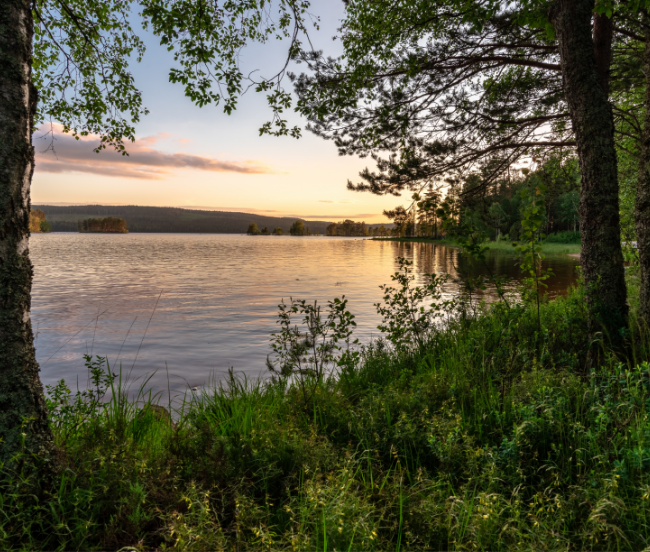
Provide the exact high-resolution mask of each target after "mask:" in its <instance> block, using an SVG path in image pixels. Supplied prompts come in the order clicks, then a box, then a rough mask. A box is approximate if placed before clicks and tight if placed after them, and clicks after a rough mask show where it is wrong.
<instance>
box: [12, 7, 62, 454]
mask: <svg viewBox="0 0 650 552" xmlns="http://www.w3.org/2000/svg"><path fill="white" fill-rule="evenodd" d="M32 35H33V21H32V11H31V4H30V2H29V1H27V0H3V2H2V8H1V9H0V462H6V461H8V460H10V458H11V457H12V456H13V455H14V454H15V453H16V452H17V451H20V450H21V449H22V447H23V446H24V447H25V449H26V451H27V452H29V453H30V454H32V455H34V456H33V457H35V458H40V459H41V460H42V461H46V462H48V461H49V459H50V457H51V452H52V450H53V445H52V434H51V431H50V428H49V425H48V420H47V412H46V406H45V400H44V397H43V387H42V385H41V382H40V379H39V377H38V372H39V367H38V364H37V362H36V356H35V351H34V336H33V334H32V325H31V320H30V293H31V288H32V264H31V262H30V260H29V250H28V245H29V208H30V199H29V187H30V183H31V179H32V173H33V171H34V149H33V147H32V121H33V116H34V110H35V107H36V90H35V88H34V86H33V85H32V81H31V64H32V59H31V51H32Z"/></svg>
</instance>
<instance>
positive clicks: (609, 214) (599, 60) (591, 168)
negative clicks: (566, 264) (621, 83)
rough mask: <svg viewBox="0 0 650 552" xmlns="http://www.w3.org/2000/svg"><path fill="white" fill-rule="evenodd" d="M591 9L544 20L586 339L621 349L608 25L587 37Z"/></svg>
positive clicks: (624, 310) (562, 8) (567, 10)
mask: <svg viewBox="0 0 650 552" xmlns="http://www.w3.org/2000/svg"><path fill="white" fill-rule="evenodd" d="M593 9H594V1H593V0H558V1H557V2H556V3H555V5H554V6H553V8H552V10H551V13H550V16H551V21H552V22H553V25H554V27H555V31H556V34H557V39H558V46H559V51H560V64H561V67H562V78H563V83H564V92H565V97H566V100H567V104H568V107H569V113H570V115H571V121H572V123H573V130H574V132H575V136H576V144H577V150H578V158H579V161H580V173H581V178H582V191H581V197H580V230H581V232H582V252H581V265H582V273H583V276H584V281H585V286H586V288H587V304H588V308H589V324H590V330H591V332H592V334H593V333H596V332H599V331H602V332H604V333H605V334H606V336H607V337H608V338H609V340H610V341H611V343H612V344H613V345H614V346H616V347H619V346H622V340H623V335H624V329H625V328H626V327H627V315H628V306H627V291H626V287H625V271H624V268H623V251H622V249H621V230H620V224H619V206H618V171H617V161H616V150H615V147H614V120H613V116H612V108H611V105H610V103H609V100H608V96H607V90H606V89H607V87H608V84H607V82H608V79H607V76H608V74H609V63H610V61H611V21H598V17H597V18H596V19H597V23H596V25H595V27H594V33H595V36H592V29H591V18H592V13H593ZM607 33H609V36H610V39H609V42H608V40H607ZM622 330H623V331H622Z"/></svg>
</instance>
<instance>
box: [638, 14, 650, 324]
mask: <svg viewBox="0 0 650 552" xmlns="http://www.w3.org/2000/svg"><path fill="white" fill-rule="evenodd" d="M643 22H644V29H645V32H644V34H645V46H644V51H643V73H644V76H645V87H646V88H645V106H646V109H645V120H644V121H643V131H642V134H641V148H640V150H641V152H640V153H641V159H640V161H639V179H638V182H637V189H636V201H635V206H634V219H635V224H636V240H637V247H638V248H639V249H638V251H639V265H640V268H641V291H640V309H639V311H640V312H639V314H640V316H641V321H642V323H643V324H644V325H645V326H646V327H647V328H650V28H648V25H649V24H650V21H648V17H647V16H644V18H643Z"/></svg>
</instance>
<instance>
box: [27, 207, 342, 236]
mask: <svg viewBox="0 0 650 552" xmlns="http://www.w3.org/2000/svg"><path fill="white" fill-rule="evenodd" d="M36 207H37V206H36V205H34V206H33V208H36ZM38 209H40V210H41V211H43V212H44V213H45V214H46V216H47V220H48V221H50V223H51V224H52V232H76V231H77V221H78V220H82V219H88V218H96V217H119V218H123V219H124V220H126V223H127V225H128V228H129V232H179V233H182V232H187V233H203V234H244V233H245V232H246V229H247V228H248V225H249V224H250V223H251V222H254V223H255V224H257V226H258V227H259V228H260V229H262V228H264V227H265V226H266V227H268V229H269V232H271V231H273V229H274V228H276V227H277V226H279V227H280V228H282V231H283V232H284V233H285V234H288V233H289V228H290V226H291V225H292V224H293V223H294V222H295V221H296V220H297V219H296V218H290V217H266V216H263V215H254V214H251V213H233V212H229V211H197V210H194V209H180V208H177V207H140V206H138V205H70V206H65V207H62V206H58V205H38ZM328 224H331V222H326V221H311V220H310V221H305V226H308V227H309V229H310V230H311V231H312V232H320V233H321V234H324V233H325V229H326V228H327V225H328Z"/></svg>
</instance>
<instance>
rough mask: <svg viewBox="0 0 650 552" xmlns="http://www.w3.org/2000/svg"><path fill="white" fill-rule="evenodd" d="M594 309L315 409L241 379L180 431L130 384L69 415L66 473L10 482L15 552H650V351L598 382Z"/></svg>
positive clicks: (460, 321) (368, 382) (60, 439)
mask: <svg viewBox="0 0 650 552" xmlns="http://www.w3.org/2000/svg"><path fill="white" fill-rule="evenodd" d="M584 308H585V302H584V297H583V295H582V293H581V292H580V291H575V292H573V293H572V294H570V295H569V296H568V297H567V298H559V299H556V300H554V301H553V302H550V303H544V304H542V308H541V325H542V330H541V332H540V331H539V330H538V321H537V313H536V310H535V309H530V308H527V307H523V306H513V307H512V308H507V307H506V306H504V305H503V304H496V305H494V306H492V307H489V308H488V307H484V308H483V309H479V311H478V312H477V313H476V314H473V315H472V314H471V311H470V312H466V313H465V315H464V316H457V317H456V318H454V319H452V320H450V321H449V323H448V324H447V326H446V327H445V328H444V329H443V330H440V331H436V332H434V333H433V334H431V335H430V338H429V340H428V342H427V344H426V346H424V347H422V348H421V349H419V350H412V351H410V352H404V351H403V352H396V351H394V350H392V349H390V348H388V347H387V346H386V344H385V343H384V342H376V343H375V344H374V345H372V346H371V347H370V348H368V349H366V350H365V351H364V353H363V354H362V357H361V360H360V362H359V363H357V364H356V365H353V364H350V365H349V366H347V367H346V368H345V369H342V370H341V371H340V372H339V374H338V377H336V378H334V377H332V378H329V379H328V380H327V381H324V382H322V383H321V384H319V385H317V386H316V388H315V391H314V393H313V395H312V396H310V397H308V398H306V397H305V395H303V393H301V392H300V389H299V388H298V387H296V386H291V385H288V384H286V383H275V384H271V383H268V384H264V383H259V382H248V383H247V382H244V381H242V380H237V379H236V378H233V379H232V380H231V381H230V383H229V384H227V385H221V386H215V387H213V388H212V389H210V390H208V391H206V392H205V393H203V394H200V395H197V396H190V397H189V398H188V399H187V401H186V402H185V403H184V404H183V405H182V406H181V407H180V408H179V410H178V412H177V422H178V423H177V425H175V424H174V425H171V424H170V423H169V420H168V419H166V418H165V416H164V415H163V416H157V415H154V414H155V413H154V412H151V411H146V413H145V414H142V413H141V412H142V411H141V406H142V405H141V404H136V402H134V401H133V400H131V399H129V398H128V396H127V395H126V394H124V393H121V392H120V386H119V380H115V381H114V382H113V386H114V393H113V394H112V400H111V401H109V402H108V403H106V404H99V405H96V406H95V407H94V408H88V409H85V410H84V409H83V408H82V409H75V408H72V407H70V408H68V407H61V406H60V401H59V402H57V401H52V402H51V403H50V408H51V409H53V411H54V412H53V416H52V424H53V427H54V431H55V435H56V440H57V444H58V446H59V448H60V454H59V458H58V460H59V462H60V465H61V469H60V471H59V473H58V474H57V476H56V478H55V480H54V481H53V482H52V483H51V484H50V485H47V484H46V483H45V482H43V481H40V480H39V478H38V475H33V474H31V475H30V473H31V472H29V471H28V470H27V468H26V467H25V466H27V464H26V463H25V464H23V463H21V462H20V460H21V459H20V458H18V459H17V460H18V463H17V464H14V466H17V467H15V469H10V468H9V467H8V466H3V467H2V470H1V477H0V548H2V549H29V550H57V549H58V550H109V549H110V550H118V549H120V548H121V547H124V546H131V547H135V548H136V549H138V550H145V549H158V550H169V549H174V550H339V551H341V550H423V549H429V550H476V549H479V550H542V549H543V550H551V549H552V550H559V549H562V550H641V549H645V548H646V547H648V545H650V542H649V541H650V470H649V469H648V468H650V419H649V418H648V414H649V413H650V365H649V364H647V363H646V362H645V361H646V360H647V356H648V354H647V350H646V348H645V347H644V346H637V347H636V348H635V353H634V354H635V355H636V358H635V361H634V362H629V363H627V362H619V361H618V360H617V359H616V358H615V357H614V356H613V355H612V354H610V353H608V352H607V350H606V349H602V348H601V349H600V358H599V364H598V367H597V368H594V369H592V370H588V369H587V367H586V364H585V362H586V350H587V347H588V340H587V338H586V332H585V329H586V328H585V311H584ZM59 392H62V391H61V389H59ZM142 398H146V397H141V399H142ZM165 406H166V405H165Z"/></svg>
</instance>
